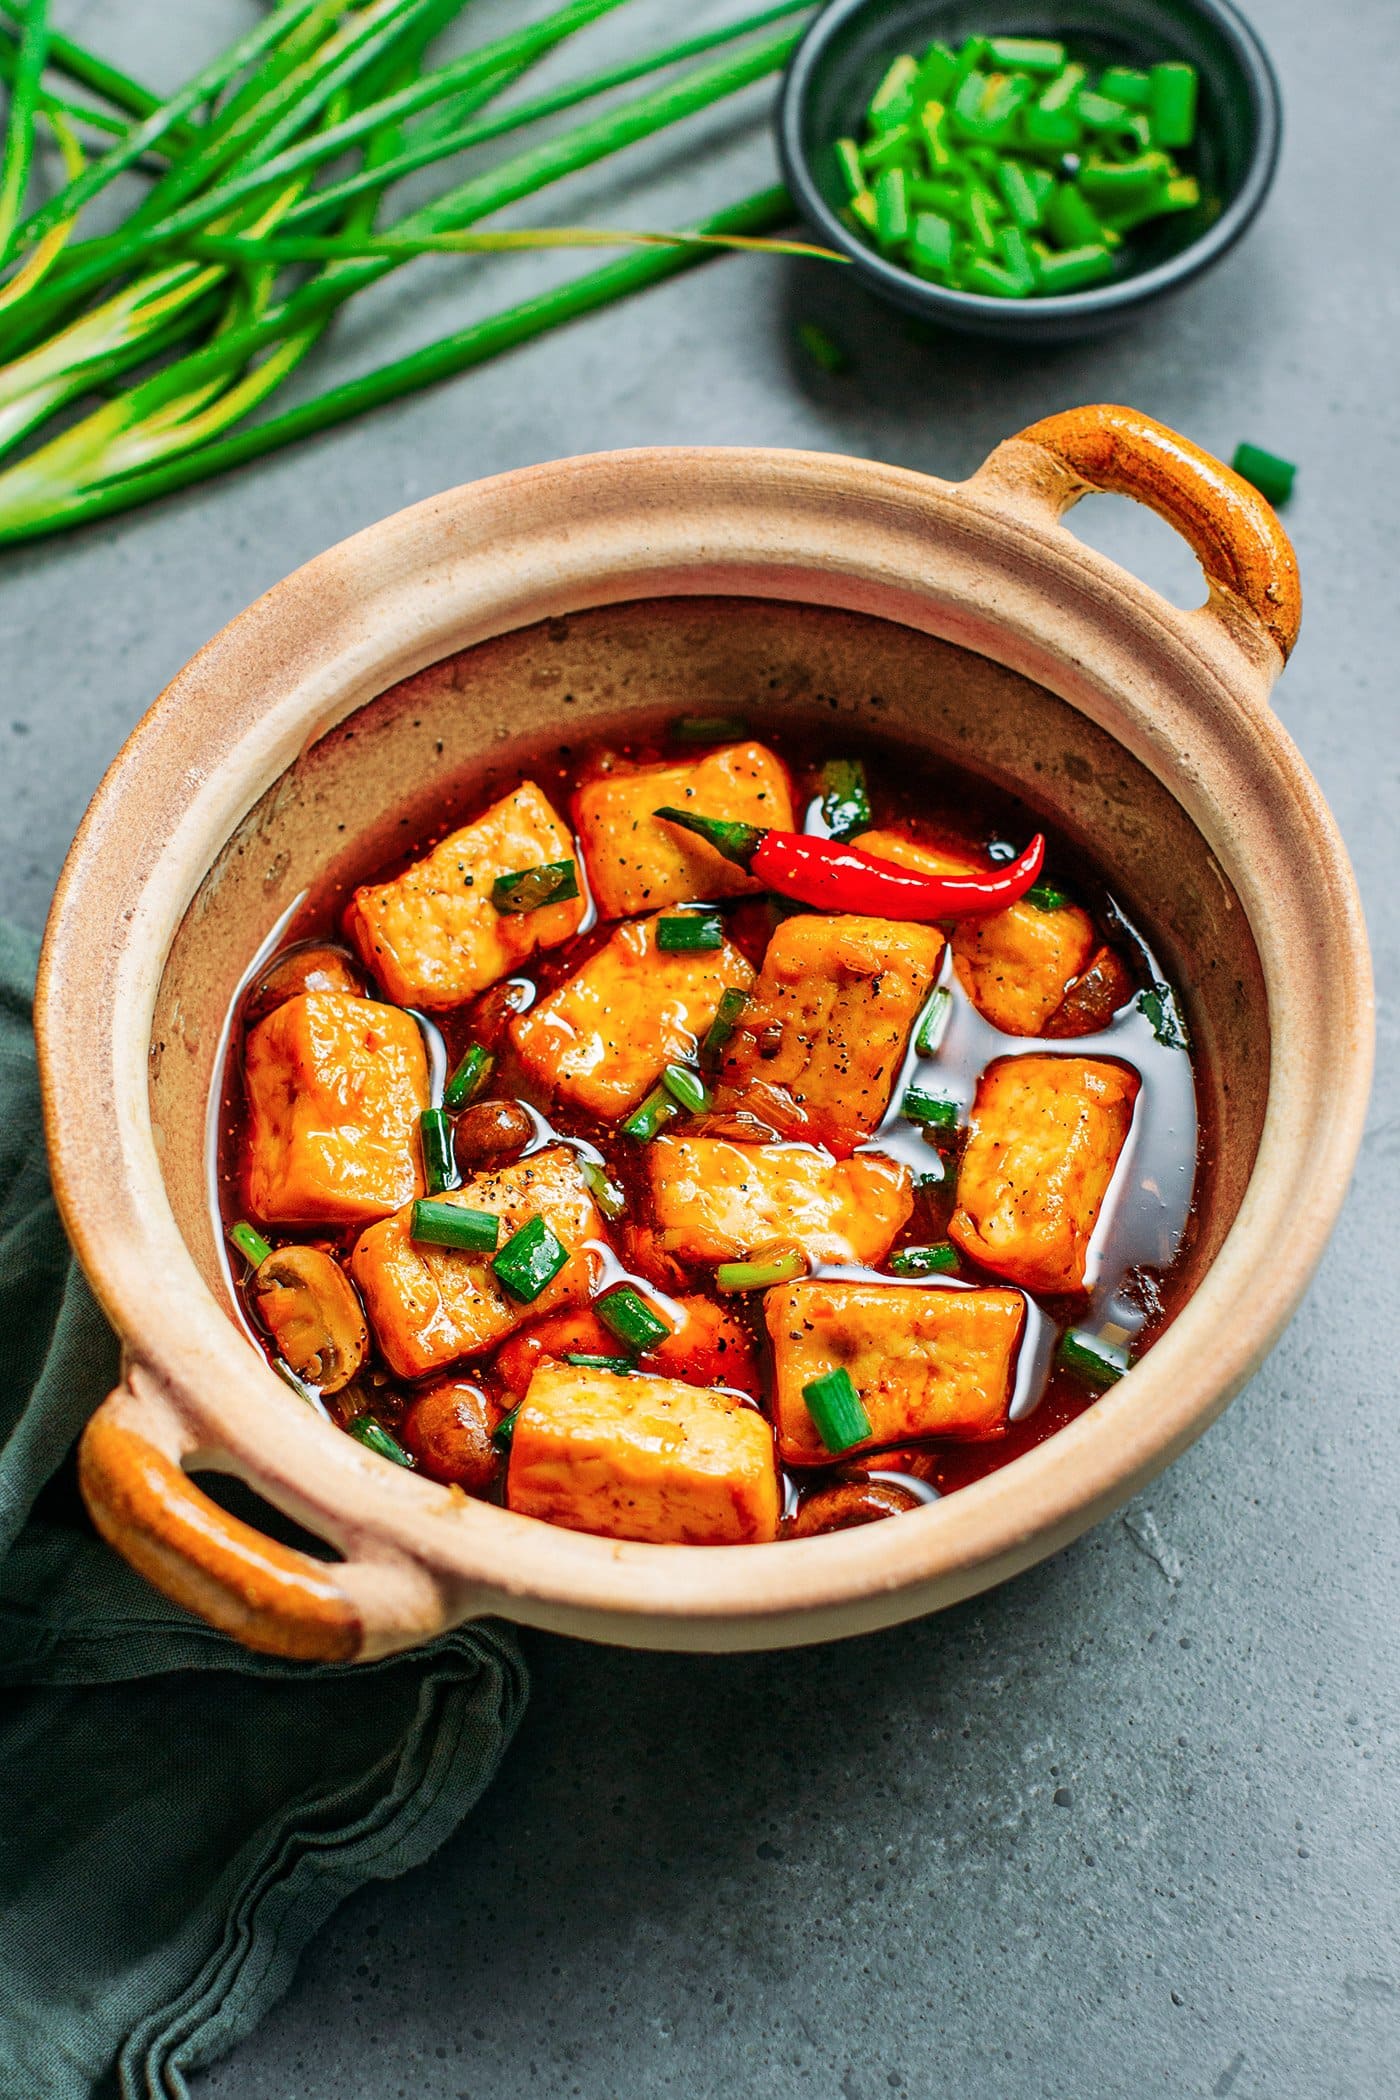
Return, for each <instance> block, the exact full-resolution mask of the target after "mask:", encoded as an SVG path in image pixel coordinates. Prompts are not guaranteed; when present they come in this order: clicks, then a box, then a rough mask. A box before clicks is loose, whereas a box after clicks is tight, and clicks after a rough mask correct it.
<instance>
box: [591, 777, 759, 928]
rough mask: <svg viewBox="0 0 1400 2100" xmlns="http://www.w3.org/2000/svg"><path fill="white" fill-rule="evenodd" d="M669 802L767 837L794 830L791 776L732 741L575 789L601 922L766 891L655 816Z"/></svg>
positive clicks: (700, 842) (712, 851)
mask: <svg viewBox="0 0 1400 2100" xmlns="http://www.w3.org/2000/svg"><path fill="white" fill-rule="evenodd" d="M663 804H669V805H670V806H671V807H672V808H674V809H694V810H696V811H698V812H699V814H700V815H701V816H706V817H729V818H731V819H733V820H735V821H737V822H740V823H744V824H758V825H762V826H766V827H767V828H768V829H770V830H779V831H790V830H791V829H792V795H791V791H790V790H789V787H788V780H787V774H786V773H785V771H784V770H783V767H782V764H781V763H780V761H779V760H778V759H776V758H775V757H774V756H773V753H772V752H771V751H769V750H766V749H765V747H764V746H763V745H762V744H727V745H726V746H725V747H724V748H723V750H720V751H707V752H706V754H705V756H704V757H703V758H697V759H693V760H687V761H686V762H685V763H684V764H681V765H674V766H672V765H666V766H638V767H634V768H632V770H631V771H623V770H621V769H619V770H618V771H617V772H615V773H605V774H603V775H602V776H601V777H600V778H599V779H597V780H590V781H589V782H588V785H587V786H586V787H582V788H580V789H579V792H578V796H577V799H576V801H575V804H574V814H575V817H576V819H577V822H578V830H579V837H580V839H581V840H582V841H583V850H584V856H585V858H586V860H587V862H588V880H589V883H590V885H591V887H592V890H593V895H594V898H595V899H596V901H597V905H598V909H599V911H600V912H601V913H602V915H603V917H604V918H605V919H620V918H624V917H626V916H627V915H628V914H629V913H632V912H642V911H655V910H656V908H657V906H658V905H660V904H685V903H688V902H690V901H692V900H694V899H697V898H702V897H703V898H711V897H737V896H741V895H742V894H744V893H745V892H746V891H751V890H761V889H762V888H763V884H762V883H761V882H756V881H755V880H754V878H753V876H751V875H746V874H745V872H744V870H743V869H742V868H737V867H735V865H734V863H733V862H732V861H728V860H726V859H725V858H724V856H723V855H722V854H720V853H716V851H715V849H714V847H713V846H707V845H706V844H705V842H704V840H703V839H698V838H696V837H695V835H694V834H693V833H692V832H688V831H681V830H679V829H678V828H677V827H676V826H675V825H674V824H667V823H665V822H664V821H663V820H662V819H661V818H659V817H656V816H654V815H653V814H652V812H653V811H654V810H657V809H659V808H661V807H662V805H663Z"/></svg>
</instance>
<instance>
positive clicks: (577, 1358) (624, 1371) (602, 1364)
mask: <svg viewBox="0 0 1400 2100" xmlns="http://www.w3.org/2000/svg"><path fill="white" fill-rule="evenodd" d="M564 1361H565V1363H566V1364H573V1365H574V1366H575V1367H576V1369H578V1370H580V1371H612V1372H613V1373H614V1374H615V1375H616V1376H617V1377H618V1378H630V1377H631V1376H632V1373H633V1372H634V1371H635V1370H636V1368H637V1366H636V1364H635V1363H634V1362H633V1360H632V1358H631V1357H630V1356H588V1355H586V1354H584V1353H583V1352H581V1351H580V1352H578V1353H576V1354H573V1355H570V1356H566V1357H565V1358H564Z"/></svg>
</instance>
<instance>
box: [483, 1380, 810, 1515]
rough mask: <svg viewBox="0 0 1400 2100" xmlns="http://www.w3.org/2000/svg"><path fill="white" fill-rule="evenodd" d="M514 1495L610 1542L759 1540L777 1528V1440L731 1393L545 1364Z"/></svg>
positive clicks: (522, 1418) (516, 1437) (534, 1384)
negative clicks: (774, 1451) (613, 1540)
mask: <svg viewBox="0 0 1400 2100" xmlns="http://www.w3.org/2000/svg"><path fill="white" fill-rule="evenodd" d="M506 1499H507V1502H508V1503H509V1505H510V1507H511V1508H512V1509H514V1510H518V1511H520V1512H521V1513H522V1514H523V1515H525V1516H527V1517H542V1518H543V1519H544V1520H545V1522H546V1523H549V1524H562V1525H564V1526H565V1527H566V1529H568V1530H570V1531H594V1532H601V1533H602V1535H603V1537H605V1538H613V1539H643V1540H646V1541H648V1542H649V1543H651V1544H653V1545H680V1546H745V1545H755V1544H759V1543H761V1542H764V1541H766V1540H769V1539H773V1538H776V1537H777V1532H778V1515H779V1509H780V1497H779V1490H778V1468H777V1463H776V1460H775V1458H774V1455H773V1432H772V1430H771V1429H770V1428H769V1426H768V1423H767V1422H766V1421H765V1419H764V1417H763V1416H762V1415H761V1414H760V1413H759V1412H758V1410H757V1409H756V1408H753V1407H746V1406H745V1405H744V1403H743V1402H742V1401H741V1400H737V1399H734V1398H732V1397H731V1396H730V1395H729V1394H728V1393H718V1392H713V1391H707V1390H706V1389H705V1388H704V1387H701V1386H694V1385H686V1384H685V1383H683V1381H682V1380H680V1379H678V1378H651V1377H646V1376H638V1375H633V1376H631V1377H626V1378H624V1377H621V1376H619V1375H618V1373H617V1372H615V1371H590V1370H586V1369H584V1368H583V1367H582V1366H572V1365H568V1364H556V1363H543V1364H541V1366H540V1368H539V1370H538V1371H536V1373H535V1375H534V1377H533V1378H532V1379H531V1381H530V1389H529V1391H528V1392H527V1393H526V1395H525V1398H524V1401H523V1402H522V1404H521V1408H520V1412H519V1414H518V1415H517V1416H516V1418H515V1430H514V1433H513V1435H512V1437H511V1446H510V1472H509V1474H508V1476H507V1484H506Z"/></svg>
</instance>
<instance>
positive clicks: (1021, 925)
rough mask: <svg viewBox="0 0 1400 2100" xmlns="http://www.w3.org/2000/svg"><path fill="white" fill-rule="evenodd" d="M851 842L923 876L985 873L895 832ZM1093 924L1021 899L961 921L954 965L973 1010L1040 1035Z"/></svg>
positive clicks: (972, 862) (1075, 911)
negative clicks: (914, 869) (1046, 909)
mask: <svg viewBox="0 0 1400 2100" xmlns="http://www.w3.org/2000/svg"><path fill="white" fill-rule="evenodd" d="M852 843H853V844H855V845H857V846H860V847H862V848H863V849H864V850H865V852H867V853H874V854H878V855H879V857H880V859H882V860H893V861H897V862H898V863H899V865H900V866H901V867H905V868H917V869H918V870H919V872H920V873H921V874H925V875H970V874H974V873H977V872H979V870H980V871H985V864H984V863H982V862H979V861H977V860H976V859H974V858H973V857H972V856H971V855H966V856H960V855H958V854H954V853H946V852H939V851H937V850H936V849H935V848H932V847H928V846H919V845H916V844H915V843H914V841H913V840H912V839H906V838H903V837H901V835H900V834H899V833H898V832H895V831H867V832H864V833H862V835H861V836H860V838H858V839H855V840H854V841H853V842H852ZM1095 945H1096V943H1095V937H1094V927H1093V922H1092V920H1091V919H1090V917H1089V915H1088V913H1087V912H1084V911H1081V910H1080V908H1079V906H1078V905H1077V904H1067V905H1065V906H1063V907H1062V908H1061V909H1059V910H1057V911H1042V910H1041V909H1040V908H1039V906H1038V905H1035V904H1030V903H1028V902H1027V901H1026V899H1025V898H1024V897H1023V898H1022V899H1021V901H1020V902H1019V903H1017V904H1008V905H1006V906H1005V908H1004V909H1003V910H1001V911H993V912H987V913H985V914H983V915H982V916H981V917H979V918H972V919H959V920H957V921H956V923H955V925H954V927H953V967H954V968H955V969H956V971H957V973H958V978H959V980H960V982H961V984H962V986H963V989H964V991H965V992H966V993H967V996H968V998H969V999H971V1001H972V1003H973V1005H974V1006H975V1007H976V1008H977V1010H978V1012H979V1013H981V1014H985V1016H986V1018H987V1019H988V1020H989V1021H990V1022H991V1024H992V1026H993V1027H994V1028H1000V1029H1001V1030H1002V1031H1003V1033H1004V1034H1006V1035H1039V1034H1040V1033H1041V1031H1042V1029H1043V1028H1044V1025H1045V1023H1046V1022H1047V1021H1048V1020H1049V1018H1050V1016H1051V1014H1053V1013H1054V1012H1055V1010H1056V1008H1057V1007H1058V1006H1059V1005H1060V1002H1061V1001H1062V999H1063V998H1064V996H1065V993H1066V991H1067V990H1068V989H1069V986H1070V984H1071V983H1072V982H1073V980H1074V979H1075V978H1076V977H1077V976H1078V975H1079V973H1080V971H1081V970H1082V969H1083V968H1084V966H1085V964H1086V963H1087V962H1088V960H1089V958H1090V956H1091V955H1092V954H1093V952H1094V948H1095Z"/></svg>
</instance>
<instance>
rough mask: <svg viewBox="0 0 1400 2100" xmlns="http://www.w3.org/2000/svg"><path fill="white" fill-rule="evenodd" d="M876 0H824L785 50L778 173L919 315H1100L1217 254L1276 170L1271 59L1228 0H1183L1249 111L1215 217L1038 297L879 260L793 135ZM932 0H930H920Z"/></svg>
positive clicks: (863, 267) (1277, 111)
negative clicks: (934, 280) (1083, 283)
mask: <svg viewBox="0 0 1400 2100" xmlns="http://www.w3.org/2000/svg"><path fill="white" fill-rule="evenodd" d="M878 4H879V0H829V4H828V5H827V6H825V7H824V8H823V9H822V10H821V12H820V14H818V16H817V18H816V20H815V21H814V22H813V23H812V24H811V26H810V27H809V28H808V30H807V32H806V34H805V35H804V37H803V38H802V41H801V43H800V44H799V45H798V47H797V49H796V50H795V51H794V52H793V55H792V57H791V58H790V59H789V61H788V65H787V69H786V71H785V73H784V75H783V84H782V88H781V90H780V93H779V97H778V106H777V112H776V116H775V124H776V129H777V140H778V154H779V158H780V160H781V162H782V168H783V179H784V181H785V182H786V183H787V186H788V189H789V190H790V191H791V193H792V195H793V197H794V198H795V200H796V201H797V203H798V204H799V205H800V207H801V210H802V214H803V216H804V218H806V219H807V220H808V221H809V222H810V223H811V224H812V225H813V226H814V227H815V228H817V229H818V230H819V231H820V233H821V234H822V236H823V238H824V239H826V240H827V241H829V242H830V243H831V245H832V246H833V247H835V248H838V249H839V250H840V251H841V253H842V254H843V255H845V256H846V257H847V258H848V259H849V260H850V262H851V263H852V264H853V265H854V266H855V267H856V268H857V269H858V270H859V271H860V272H861V274H862V275H863V276H864V277H865V278H866V279H867V280H868V281H869V283H870V284H871V286H872V287H873V288H874V289H875V290H877V291H878V292H880V293H881V294H882V296H883V297H885V298H887V299H890V300H893V302H894V303H895V304H896V305H898V306H903V307H905V308H906V309H907V310H909V311H911V312H914V313H920V314H923V315H924V316H925V317H926V318H929V319H943V320H946V321H949V322H952V321H960V322H964V323H968V322H975V323H977V324H978V325H979V326H985V328H986V330H987V333H989V334H992V333H1001V332H1004V331H1005V332H1010V331H1013V330H1014V331H1015V332H1016V333H1018V334H1019V333H1025V334H1027V335H1029V334H1031V333H1033V332H1036V331H1038V330H1039V329H1040V328H1042V327H1043V328H1044V330H1045V332H1047V333H1049V332H1053V330H1054V329H1055V326H1056V324H1057V323H1058V324H1061V325H1063V324H1064V323H1067V322H1070V321H1081V320H1082V321H1090V322H1092V321H1097V320H1103V321H1109V320H1112V319H1113V318H1114V317H1116V316H1118V315H1126V314H1129V313H1131V312H1132V310H1133V309H1134V308H1135V307H1138V306H1141V305H1144V304H1146V302H1147V301H1148V300H1151V299H1155V298H1158V297H1159V296H1161V295H1162V294H1163V293H1166V292H1170V291H1174V290H1177V289H1179V288H1180V287H1181V286H1182V285H1185V284H1189V283H1190V282H1191V280H1192V279H1193V278H1195V277H1198V276H1200V274H1201V272H1202V271H1203V270H1208V269H1210V268H1211V266H1212V265H1213V264H1214V263H1217V262H1219V261H1220V259H1221V257H1222V256H1223V255H1225V254H1226V253H1227V252H1228V251H1229V250H1230V249H1231V248H1233V247H1234V245H1235V243H1236V242H1237V241H1238V240H1240V239H1241V238H1242V237H1243V235H1244V234H1245V233H1246V232H1247V231H1248V230H1249V227H1250V226H1251V225H1252V224H1253V222H1254V220H1255V218H1256V217H1257V216H1258V214H1259V212H1260V210H1261V209H1262V207H1263V204H1264V200H1265V198H1266V197H1267V196H1268V194H1269V190H1270V189H1271V187H1272V185H1273V180H1274V176H1275V174H1276V173H1277V170H1278V160H1279V152H1280V149H1281V145H1282V139H1283V96H1282V92H1281V90H1280V87H1279V81H1278V75H1277V73H1276V72H1275V70H1274V65H1273V61H1272V60H1271V58H1270V57H1269V54H1268V52H1267V50H1266V49H1265V47H1264V45H1263V43H1262V42H1261V40H1260V38H1259V36H1258V33H1257V32H1256V31H1255V29H1254V27H1253V25H1252V24H1251V23H1250V22H1248V21H1247V20H1246V18H1245V17H1244V16H1243V15H1242V14H1241V13H1240V12H1239V10H1238V8H1236V7H1234V6H1233V5H1232V4H1231V0H1188V5H1189V6H1190V8H1191V9H1192V11H1193V12H1194V13H1195V14H1197V15H1199V16H1201V17H1202V18H1203V19H1204V20H1206V21H1208V22H1210V23H1211V24H1212V25H1213V26H1214V27H1215V28H1216V29H1218V30H1219V32H1220V33H1221V35H1222V36H1223V37H1224V38H1225V40H1226V42H1227V43H1229V44H1230V46H1231V47H1232V49H1233V51H1234V53H1235V55H1236V57H1237V58H1238V60H1239V62H1240V66H1241V70H1242V71H1243V73H1244V76H1245V80H1246V83H1247V86H1248V90H1249V100H1250V109H1251V112H1252V115H1253V119H1254V145H1253V149H1252V151H1251V154H1250V160H1249V166H1248V169H1247V170H1246V173H1245V178H1244V181H1243V182H1242V183H1241V184H1240V187H1239V189H1238V190H1237V191H1236V193H1235V195H1234V196H1233V197H1232V198H1231V200H1230V202H1229V203H1228V204H1227V205H1226V207H1225V209H1224V211H1222V213H1221V214H1220V217H1219V218H1218V219H1217V220H1216V221H1215V223H1214V224H1213V225H1212V226H1209V227H1207V229H1206V231H1205V232H1204V233H1202V234H1201V235H1200V236H1199V237H1198V238H1197V239H1196V240H1194V241H1191V242H1189V243H1188V245H1187V246H1186V247H1184V248H1181V249H1179V250H1178V251H1177V253H1176V254H1175V255H1172V256H1168V257H1167V258H1166V260H1165V261H1163V262H1160V263H1156V264H1154V265H1153V267H1152V268H1151V269H1150V270H1142V271H1138V272H1136V273H1135V274H1134V275H1133V276H1131V277H1124V278H1121V279H1120V280H1119V281H1118V282H1117V283H1114V284H1104V285H1091V286H1089V287H1088V288H1087V289H1086V290H1084V291H1080V292H1057V293H1054V294H1052V295H1051V296H1050V297H1048V298H1031V299H994V298H992V297H991V295H990V294H989V293H985V292H964V291H959V290H957V289H956V288H955V287H954V286H951V285H941V284H930V283H927V282H926V281H925V280H924V279H923V278H921V277H915V276H914V275H913V273H912V272H911V271H909V270H902V269H900V268H899V266H898V265H897V264H895V263H890V262H886V261H885V259H884V257H883V256H882V255H879V254H877V253H876V251H875V250H874V249H873V248H869V247H867V246H866V244H865V242H864V241H861V240H858V239H857V237H856V236H855V235H854V234H853V233H852V232H851V231H850V228H849V227H847V226H846V225H845V224H844V223H843V222H842V221H841V219H839V218H838V217H837V215H836V213H835V212H834V211H833V210H832V209H831V207H830V205H829V204H828V203H827V201H826V198H825V197H824V196H823V194H822V191H821V187H820V185H819V184H818V182H817V180H816V177H815V175H814V174H813V172H812V166H811V161H810V158H809V155H808V153H807V149H806V146H805V144H804V142H803V124H804V118H805V114H806V107H807V98H808V95H809V93H810V90H811V85H812V81H813V77H814V75H815V73H816V69H817V67H818V66H819V65H820V63H821V61H822V59H823V57H824V56H825V54H826V49H827V46H828V45H829V44H830V42H831V41H832V39H833V37H834V36H835V35H836V34H837V32H838V31H840V30H841V29H843V28H844V27H845V26H846V24H847V23H848V22H849V21H850V20H851V19H852V18H853V17H854V16H856V15H859V14H864V13H865V12H867V11H868V10H869V9H870V8H871V7H874V6H878ZM937 4H938V0H930V8H931V10H932V8H933V7H936V6H937Z"/></svg>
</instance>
